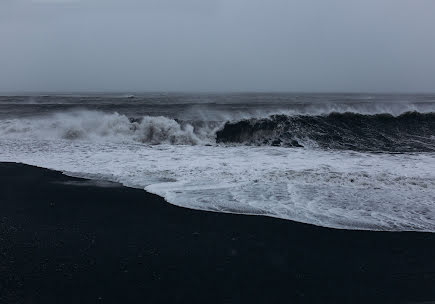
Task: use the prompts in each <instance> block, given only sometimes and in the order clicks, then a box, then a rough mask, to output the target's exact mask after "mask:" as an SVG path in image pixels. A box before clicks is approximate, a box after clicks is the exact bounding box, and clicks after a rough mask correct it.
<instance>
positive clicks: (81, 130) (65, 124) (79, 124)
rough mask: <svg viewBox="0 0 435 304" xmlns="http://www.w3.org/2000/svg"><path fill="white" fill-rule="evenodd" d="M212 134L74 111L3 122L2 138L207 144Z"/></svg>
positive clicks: (162, 120)
mask: <svg viewBox="0 0 435 304" xmlns="http://www.w3.org/2000/svg"><path fill="white" fill-rule="evenodd" d="M212 134H213V132H209V131H208V130H204V131H203V132H202V133H201V132H198V133H194V131H193V127H192V126H191V125H189V124H185V125H183V126H182V125H180V124H179V123H178V122H176V121H175V120H173V119H170V118H166V117H162V116H159V117H151V116H145V117H143V118H142V120H141V121H140V122H137V121H130V120H129V118H128V117H127V116H125V115H121V114H118V113H110V114H109V113H103V112H97V111H71V112H66V113H56V114H52V115H50V116H48V117H37V118H29V119H5V120H0V136H1V137H2V138H38V139H41V140H46V139H68V140H92V141H112V142H132V141H134V142H141V143H147V144H164V143H167V144H189V145H196V144H205V143H208V142H209V141H210V140H212V138H209V137H208V136H210V135H212Z"/></svg>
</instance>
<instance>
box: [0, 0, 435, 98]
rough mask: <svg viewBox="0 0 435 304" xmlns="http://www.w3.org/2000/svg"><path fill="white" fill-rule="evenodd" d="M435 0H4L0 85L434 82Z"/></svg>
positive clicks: (105, 87)
mask: <svg viewBox="0 0 435 304" xmlns="http://www.w3.org/2000/svg"><path fill="white" fill-rule="evenodd" d="M434 16H435V1H433V0H358V1H356V0H328V1H324V0H317V1H314V0H300V1H291V0H269V1H266V0H263V1H259V0H148V1H147V0H142V1H139V0H118V1H116V0H33V1H32V0H0V91H3V92H4V91H68V92H71V91H307V92H311V91H324V92H326V91H347V92H349V91H360V92H361V91H370V92H381V91H388V92H391V91H401V92H404V91H405V92H406V91H409V92H417V91H425V92H434V91H435V18H434Z"/></svg>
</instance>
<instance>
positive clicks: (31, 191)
mask: <svg viewBox="0 0 435 304" xmlns="http://www.w3.org/2000/svg"><path fill="white" fill-rule="evenodd" d="M0 185H1V188H0V303H276V302H279V303H281V302H288V303H290V302H297V303H300V302H302V303H306V302H323V303H325V302H331V303H337V302H345V303H355V302H363V303H367V302H370V303H373V302H379V303H386V302H392V303H397V302H405V303H406V302H421V301H430V300H432V301H435V234H433V233H415V232H401V233H392V232H370V231H347V230H335V229H328V228H322V227H316V226H312V225H307V224H301V223H295V222H290V221H284V220H279V219H274V218H268V217H260V216H244V215H234V214H222V213H212V212H203V211H196V210H190V209H184V208H180V207H176V206H173V205H170V204H168V203H166V202H164V200H163V199H162V198H160V197H158V196H156V195H153V194H149V193H147V192H145V191H142V190H138V189H131V188H126V187H122V186H120V185H116V184H113V185H112V186H110V187H108V185H107V184H105V185H95V184H93V183H90V182H88V181H85V180H82V179H78V178H72V177H68V176H65V175H63V174H61V173H60V172H55V171H51V170H47V169H41V168H36V167H32V166H27V165H23V164H15V163H0Z"/></svg>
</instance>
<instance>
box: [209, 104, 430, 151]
mask: <svg viewBox="0 0 435 304" xmlns="http://www.w3.org/2000/svg"><path fill="white" fill-rule="evenodd" d="M216 135H217V137H216V140H217V142H221V143H241V144H248V145H270V146H284V147H307V146H308V147H320V148H328V149H340V150H356V151H389V152H417V151H420V152H429V151H435V113H418V112H407V113H404V114H401V115H399V116H393V115H391V114H375V115H363V114H358V113H331V114H328V115H314V116H309V115H295V116H288V115H272V116H270V117H267V118H261V119H257V118H252V119H245V120H241V121H237V122H227V123H226V124H225V126H224V127H223V128H222V129H221V130H219V131H218V132H217V134H216Z"/></svg>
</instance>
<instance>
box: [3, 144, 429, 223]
mask: <svg viewBox="0 0 435 304" xmlns="http://www.w3.org/2000/svg"><path fill="white" fill-rule="evenodd" d="M0 147H1V148H0V161H14V162H24V163H27V164H32V165H37V166H41V167H46V168H51V169H56V170H61V171H64V172H66V173H67V174H70V175H78V176H82V177H88V178H92V179H100V180H112V181H117V182H121V183H123V184H124V185H127V186H132V187H139V188H144V189H146V190H147V191H150V192H153V193H156V194H158V195H160V196H162V197H164V198H165V199H166V200H167V201H168V202H170V203H172V204H175V205H179V206H183V207H188V208H193V209H201V210H209V211H218V212H233V213H245V214H261V215H266V216H273V217H279V218H284V219H290V220H295V221H300V222H304V223H311V224H315V225H320V226H326V227H334V228H346V229H368V230H391V231H404V230H411V231H431V232H435V155H434V154H433V153H419V154H412V153H405V154H388V153H384V154H373V153H362V152H352V151H328V150H316V149H313V150H311V149H298V148H282V147H247V146H233V147H231V146H229V147H228V146H226V147H224V146H190V145H158V146H147V145H143V144H138V143H134V142H131V143H123V144H122V145H121V144H118V143H115V142H89V141H71V140H65V139H51V140H41V139H29V138H22V139H17V138H15V139H7V138H3V139H0Z"/></svg>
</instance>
